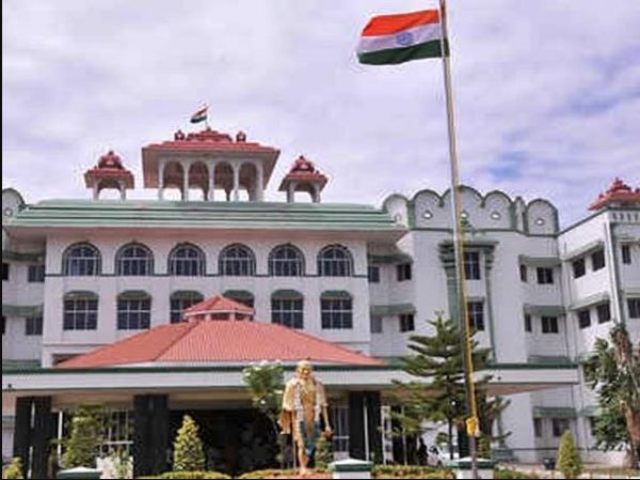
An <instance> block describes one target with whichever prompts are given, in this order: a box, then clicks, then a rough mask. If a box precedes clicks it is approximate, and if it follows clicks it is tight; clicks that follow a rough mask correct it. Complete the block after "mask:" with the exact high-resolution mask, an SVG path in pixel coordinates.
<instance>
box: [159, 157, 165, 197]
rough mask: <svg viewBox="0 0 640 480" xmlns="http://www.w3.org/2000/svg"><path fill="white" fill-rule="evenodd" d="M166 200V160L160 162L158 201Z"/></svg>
mask: <svg viewBox="0 0 640 480" xmlns="http://www.w3.org/2000/svg"><path fill="white" fill-rule="evenodd" d="M163 198H164V160H159V161H158V200H162V199H163Z"/></svg>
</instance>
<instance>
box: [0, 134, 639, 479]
mask: <svg viewBox="0 0 640 480" xmlns="http://www.w3.org/2000/svg"><path fill="white" fill-rule="evenodd" d="M278 156H279V151H278V150H276V149H274V148H271V147H266V146H263V145H260V144H258V143H253V142H248V141H247V139H246V135H245V134H244V133H242V132H239V133H238V134H237V135H236V137H235V138H231V137H230V136H229V135H226V134H222V133H218V132H215V131H213V130H210V129H208V128H207V129H206V130H204V131H202V132H199V133H191V134H188V135H185V134H184V133H182V132H180V131H178V132H176V134H175V136H174V139H173V140H172V141H168V142H163V143H160V144H151V145H148V146H147V147H144V148H143V149H142V160H143V173H144V187H145V188H156V189H157V190H158V200H154V201H148V200H145V201H143V200H127V199H126V190H128V189H131V188H133V185H134V179H133V175H132V174H131V173H130V172H129V171H128V170H126V169H125V168H124V166H123V165H122V161H121V159H120V158H119V157H118V156H117V155H115V154H113V152H109V153H108V154H106V155H104V156H103V157H101V159H100V161H99V164H98V166H97V167H96V168H93V169H91V170H89V171H87V173H86V174H85V181H86V184H87V187H89V188H91V189H92V191H93V199H92V200H46V201H42V202H39V203H37V204H28V203H26V202H25V201H24V199H23V198H22V197H21V195H20V193H18V192H17V191H15V190H13V189H5V190H3V193H2V209H3V217H2V225H3V231H2V249H3V250H2V257H3V270H2V272H3V277H2V278H3V280H2V284H3V288H2V315H3V338H2V347H3V348H2V351H3V381H2V391H3V442H2V443H3V458H7V457H10V456H11V455H12V454H19V455H32V456H31V460H30V461H29V460H28V459H27V463H29V462H31V465H32V470H33V472H34V475H35V472H41V471H43V470H42V469H43V468H44V462H45V460H43V459H44V458H46V455H45V452H46V447H44V446H43V445H46V444H47V441H48V439H49V438H50V437H51V436H52V435H54V433H55V432H53V430H52V429H51V428H49V427H46V428H45V427H42V428H40V429H38V428H35V427H34V428H33V429H29V428H26V430H28V431H27V432H26V433H25V432H24V431H22V430H21V428H20V425H29V422H32V421H33V422H34V423H35V424H38V422H41V423H42V425H48V423H47V422H49V421H50V420H48V419H49V418H50V417H51V415H50V412H52V411H53V412H59V411H62V410H64V409H65V408H69V407H70V406H73V405H76V404H78V403H82V402H84V401H93V402H95V401H100V402H102V403H105V404H107V405H109V406H110V407H111V408H113V409H114V411H115V412H116V413H115V414H114V415H119V416H120V418H125V421H126V419H127V418H129V417H135V418H136V422H137V421H140V422H142V421H147V420H148V419H149V418H148V417H144V415H143V413H140V412H143V411H146V410H148V408H149V405H154V403H153V402H160V403H161V404H162V405H164V407H162V408H163V409H164V410H162V409H161V410H162V411H164V412H165V413H166V418H165V420H163V421H164V422H165V423H168V422H169V420H167V419H168V418H169V412H170V411H174V410H175V411H183V410H185V409H200V410H205V409H206V410H207V411H210V412H215V411H216V410H218V411H222V410H224V409H229V408H247V406H248V398H247V396H246V392H244V390H243V388H242V381H241V375H240V370H241V367H242V364H243V362H242V361H240V359H238V361H237V362H231V363H229V361H228V359H227V360H225V361H226V362H227V363H225V362H224V361H222V360H220V358H218V357H217V356H215V355H217V354H215V355H214V356H215V358H213V357H207V359H208V360H207V361H203V359H202V358H200V359H198V361H193V360H192V361H187V359H186V357H185V358H180V359H179V361H178V360H176V361H174V363H171V364H167V363H163V364H162V366H159V364H158V363H157V362H156V361H155V360H151V357H149V358H146V357H145V360H144V361H143V360H139V361H137V362H136V361H130V362H128V363H127V364H126V365H125V364H123V362H120V361H118V358H116V357H115V356H112V357H109V361H108V362H106V363H101V364H99V365H98V364H96V363H91V361H92V360H91V359H92V358H94V357H92V356H91V355H89V356H78V355H82V354H87V353H88V352H90V351H93V350H95V349H96V348H97V347H104V346H107V345H110V344H116V346H117V348H121V347H120V346H121V345H122V343H121V342H120V341H122V340H123V339H125V338H128V337H130V336H131V335H133V334H137V333H140V332H141V331H142V332H144V331H146V330H148V329H151V330H150V332H155V331H157V329H155V327H158V326H161V325H167V324H170V323H174V322H180V321H181V320H182V312H183V310H184V309H185V308H187V307H189V306H190V305H193V304H194V303H196V302H198V301H200V300H202V299H204V298H205V297H210V296H213V295H215V294H224V295H225V296H226V297H229V298H233V299H235V300H237V301H240V302H242V303H245V304H248V305H250V306H251V307H253V308H255V321H256V322H267V323H269V322H273V323H280V324H283V325H285V326H288V327H291V328H294V329H300V330H302V331H304V332H305V333H308V334H310V335H312V336H314V337H318V338H321V339H323V340H325V341H328V342H330V343H332V344H334V345H339V346H342V347H346V348H348V349H351V350H354V351H357V352H360V353H362V354H364V355H365V356H367V355H368V356H371V357H376V358H378V359H381V360H383V361H384V363H385V365H381V366H378V367H376V366H375V365H373V366H372V365H366V366H362V365H360V366H358V365H356V363H357V362H352V361H350V360H347V359H345V360H344V361H340V360H336V361H335V362H333V361H330V360H327V361H326V362H325V363H326V365H323V366H322V367H321V370H320V373H319V375H320V376H321V377H322V378H323V380H325V383H326V384H327V386H328V389H329V393H330V396H331V397H332V405H333V406H334V408H333V413H332V415H333V423H334V429H336V431H337V435H336V448H337V450H338V451H339V452H341V451H342V452H344V454H346V453H347V452H348V453H350V454H351V455H352V456H360V457H364V456H368V457H369V458H373V457H374V456H375V455H376V454H377V455H378V457H377V458H376V460H380V459H383V460H385V461H390V460H392V459H393V457H394V456H395V457H396V458H395V460H396V461H397V460H398V459H399V458H401V457H404V456H406V455H407V452H406V451H404V452H401V447H400V446H399V445H397V442H392V441H390V440H389V438H387V437H386V436H385V435H382V437H379V436H377V435H374V434H372V433H371V432H373V431H377V428H376V426H377V425H380V424H382V425H383V426H384V427H385V428H387V429H388V427H389V419H388V412H389V408H390V405H391V404H392V403H393V402H392V397H391V396H390V395H389V392H390V391H391V390H392V385H391V380H392V379H395V378H398V379H403V378H406V377H405V376H403V373H402V372H400V371H398V370H397V369H396V367H394V366H393V363H392V362H391V361H392V360H393V359H394V358H396V357H398V356H401V355H404V354H406V353H407V348H406V345H407V340H408V338H409V336H410V335H412V334H416V333H418V334H424V333H428V329H429V326H428V324H427V323H426V320H429V319H433V318H434V316H435V314H436V312H445V314H447V313H451V314H452V315H454V316H455V314H456V312H455V311H452V309H451V305H452V299H453V298H455V297H454V295H455V292H454V290H453V288H454V285H455V282H454V281H453V277H452V275H453V272H454V270H453V249H452V241H451V238H452V237H451V221H450V220H451V214H450V211H451V208H450V195H449V192H448V191H447V192H445V193H444V194H442V195H439V194H438V193H436V192H433V191H431V190H423V191H420V192H418V193H417V194H415V195H414V196H413V197H412V198H411V199H408V198H406V197H404V196H401V195H391V196H389V197H388V198H387V199H386V201H385V202H384V204H383V205H382V207H381V208H376V207H372V206H366V205H352V204H327V203H322V202H321V201H320V200H321V198H320V196H321V191H322V189H323V187H324V186H325V184H326V183H327V178H326V177H325V176H324V175H322V174H321V173H320V172H319V171H318V170H317V169H316V168H315V167H314V165H313V164H312V163H311V162H309V161H307V160H306V159H304V158H303V157H300V158H299V159H298V160H296V162H294V165H293V167H292V169H291V171H290V172H289V174H288V175H287V176H286V177H285V178H284V179H283V181H282V183H281V185H280V190H281V191H283V192H285V193H286V202H265V201H263V193H264V189H265V187H266V185H267V183H268V182H269V180H270V177H271V173H272V171H273V167H274V165H275V162H276V161H277V159H278ZM184 172H187V175H185V174H184ZM105 188H115V189H117V190H118V191H119V192H120V200H103V199H100V198H99V196H100V193H101V191H102V190H103V189H105ZM167 188H177V189H178V190H179V192H180V197H181V200H180V201H172V200H165V199H164V197H165V195H164V192H165V190H166V189H167ZM299 192H303V193H308V194H309V195H310V198H311V200H312V202H311V203H300V202H298V201H297V200H298V198H297V197H296V193H298V194H299ZM195 195H198V196H199V198H195ZM462 205H463V209H464V213H463V216H464V217H465V219H466V224H467V229H466V234H465V249H466V253H465V272H466V277H467V284H466V286H467V292H468V297H469V298H468V300H469V311H470V312H471V313H470V316H471V317H472V320H471V321H472V322H473V325H474V327H475V329H476V331H477V335H476V338H477V339H478V340H479V341H480V343H481V345H484V346H488V347H491V349H492V352H493V353H492V355H493V357H492V362H493V363H492V372H493V374H494V380H493V382H492V393H495V394H503V395H507V396H508V397H509V399H510V400H511V402H512V403H511V405H510V406H509V407H508V409H507V410H506V411H505V412H504V414H503V415H502V418H501V419H500V421H499V422H498V426H497V427H496V428H498V429H499V430H500V431H501V432H507V431H511V432H512V434H511V436H509V437H508V439H507V440H506V445H504V446H502V449H501V451H502V453H503V454H506V455H510V456H513V457H516V458H518V459H519V460H520V461H536V460H540V459H541V458H543V457H545V456H549V454H550V453H552V452H554V451H555V449H556V447H557V444H558V440H559V436H560V434H561V433H562V432H563V431H564V430H565V429H566V428H570V429H571V430H572V431H573V432H574V434H575V436H576V438H577V442H578V445H579V447H580V448H582V449H584V450H585V453H586V454H587V455H588V458H590V459H598V460H600V459H601V457H602V454H601V453H600V452H597V451H594V450H592V446H593V438H592V437H591V434H590V429H589V419H590V418H591V416H593V415H594V414H595V413H596V409H595V399H594V398H593V395H592V394H591V393H590V392H589V390H588V389H586V388H585V387H584V385H583V383H582V375H581V374H580V372H579V367H578V366H577V361H578V360H579V359H580V358H581V357H582V356H583V355H584V354H585V353H587V352H588V351H589V349H590V347H591V345H592V344H593V341H594V339H595V338H596V337H598V336H606V335H607V331H608V329H609V328H610V326H611V325H613V324H614V323H616V322H623V323H625V324H627V326H628V328H629V330H630V332H631V334H632V336H633V337H634V339H635V340H636V341H637V340H638V339H640V191H638V190H635V191H633V190H631V189H630V188H629V187H626V186H625V185H623V184H622V183H621V182H619V181H616V182H615V183H614V185H613V186H612V187H611V189H610V190H609V191H607V193H606V194H605V195H604V196H602V197H601V198H599V199H598V201H597V202H596V203H595V204H594V206H593V208H594V213H593V214H592V215H591V216H589V217H587V218H585V219H584V220H582V221H581V222H578V223H577V224H576V225H573V226H571V227H569V228H567V229H565V230H560V228H559V222H558V212H557V210H556V208H555V207H554V206H553V205H552V204H551V203H550V202H548V201H546V200H543V199H536V200H533V201H530V202H528V203H527V202H525V201H524V200H523V199H522V198H520V197H516V198H515V199H512V198H510V197H509V196H508V195H507V194H505V193H503V192H500V191H494V192H490V193H488V194H486V195H484V196H483V195H482V194H480V193H479V192H477V191H476V190H474V189H472V188H470V187H464V188H463V192H462ZM230 341H231V342H232V343H233V341H232V340H230ZM283 341H284V340H283ZM117 342H120V343H117ZM245 348H247V349H251V348H253V346H252V345H245ZM283 348H284V347H283ZM319 348H320V347H319ZM327 348H329V347H327ZM143 350H144V349H143ZM107 351H110V350H107ZM73 357H75V359H74V360H72V361H70V362H79V363H69V364H67V367H68V366H70V365H73V366H76V368H67V369H66V370H65V368H63V367H64V366H65V363H64V361H65V360H69V359H71V358H73ZM140 358H142V357H140ZM345 358H346V357H345ZM349 358H351V357H349ZM363 358H364V357H363ZM82 362H85V363H82ZM109 362H111V363H109ZM145 362H146V363H145ZM149 362H151V363H149ZM153 362H155V363H153ZM245 363H246V362H245ZM365 363H366V361H365ZM79 365H80V366H82V368H77V367H78V366H79ZM105 367H107V368H105ZM189 369H191V370H189ZM154 399H155V400H154ZM144 402H147V403H146V406H141V405H142V404H143V403H144ZM396 407H397V405H395V406H394V408H396ZM154 408H155V407H154ZM145 409H146V410H145ZM32 411H33V412H32ZM224 411H226V410H224ZM363 411H364V412H368V414H367V413H365V419H367V420H365V421H364V423H363V420H362V419H361V418H360V415H361V413H362V412H363ZM126 412H129V413H126ZM131 412H133V413H131ZM141 415H142V416H141ZM163 418H164V417H163ZM202 421H203V422H206V421H207V420H206V419H205V417H203V419H202ZM367 422H369V423H367ZM158 423H162V422H158ZM14 424H15V425H14ZM138 425H139V424H138ZM367 425H369V426H370V428H368V427H367ZM47 428H48V430H47ZM167 428H168V427H167ZM14 430H15V439H12V437H14ZM23 430H24V429H23ZM167 431H168V430H167ZM363 431H364V433H363ZM165 433H166V432H165ZM139 434H140V435H142V433H139ZM136 435H138V433H136ZM165 436H166V435H165ZM211 436H212V437H215V433H211ZM137 438H138V437H137ZM111 440H113V441H114V442H117V441H123V442H130V438H119V439H118V438H113V439H111ZM134 440H135V438H134ZM163 442H164V440H163ZM163 442H160V443H159V444H158V445H152V446H150V447H149V448H151V449H153V448H158V449H160V450H158V451H161V452H162V451H163V450H162V448H164V447H163V446H166V442H164V443H163ZM134 443H135V442H134ZM151 443H153V442H151ZM135 448H136V447H134V456H135V455H136V453H135V452H136V449H135ZM30 449H31V450H30ZM12 451H13V453H12ZM29 451H31V452H32V453H31V454H29V453H28V452H29ZM24 452H27V453H26V454H25V453H24ZM149 452H152V450H146V451H143V452H140V453H139V455H140V456H142V455H143V454H144V455H146V454H148V453H149ZM605 457H606V458H609V459H612V456H611V455H610V454H609V455H605ZM139 458H140V457H139ZM158 469H161V466H158V465H155V466H149V465H145V466H143V467H140V468H138V469H137V471H138V473H147V472H152V471H157V470H158Z"/></svg>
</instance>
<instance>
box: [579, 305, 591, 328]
mask: <svg viewBox="0 0 640 480" xmlns="http://www.w3.org/2000/svg"><path fill="white" fill-rule="evenodd" d="M578 326H579V327H580V328H588V327H590V326H591V312H590V311H589V309H588V308H585V309H584V310H578Z"/></svg>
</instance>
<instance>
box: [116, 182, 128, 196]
mask: <svg viewBox="0 0 640 480" xmlns="http://www.w3.org/2000/svg"><path fill="white" fill-rule="evenodd" d="M118 190H120V200H126V199H127V189H126V188H125V185H124V182H123V181H122V180H120V181H119V182H118Z"/></svg>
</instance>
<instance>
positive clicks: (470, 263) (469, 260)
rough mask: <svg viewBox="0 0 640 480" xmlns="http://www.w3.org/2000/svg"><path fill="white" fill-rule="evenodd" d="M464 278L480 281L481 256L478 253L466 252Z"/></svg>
mask: <svg viewBox="0 0 640 480" xmlns="http://www.w3.org/2000/svg"><path fill="white" fill-rule="evenodd" d="M464 278H465V279H467V280H480V254H479V253H478V252H464Z"/></svg>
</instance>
